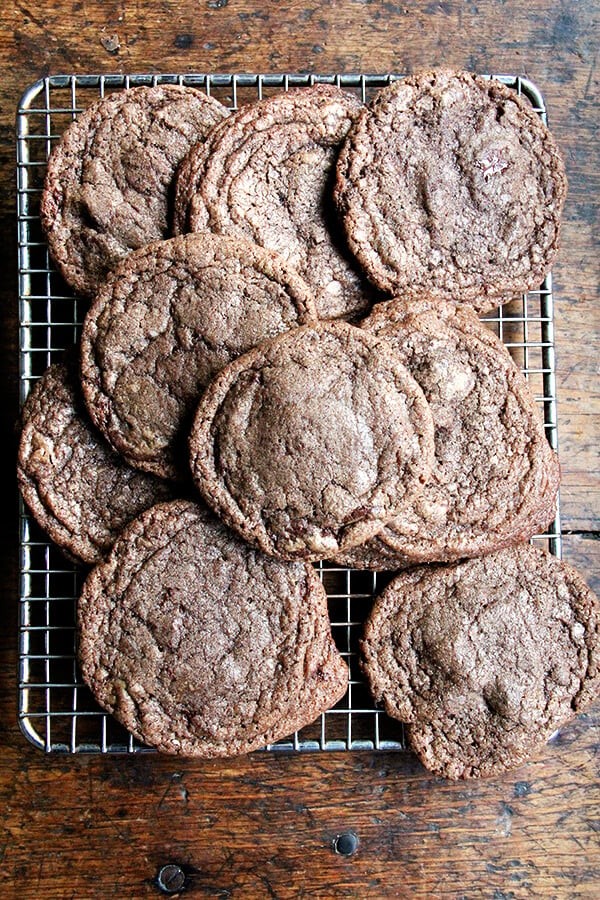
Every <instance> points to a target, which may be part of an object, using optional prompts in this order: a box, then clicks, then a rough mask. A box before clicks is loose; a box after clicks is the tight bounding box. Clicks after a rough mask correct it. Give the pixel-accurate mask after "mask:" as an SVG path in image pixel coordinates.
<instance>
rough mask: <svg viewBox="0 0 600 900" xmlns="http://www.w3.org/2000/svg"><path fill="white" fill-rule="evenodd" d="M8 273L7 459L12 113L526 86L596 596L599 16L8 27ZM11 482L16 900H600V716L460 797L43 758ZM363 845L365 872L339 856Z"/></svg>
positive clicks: (587, 571) (461, 789)
mask: <svg viewBox="0 0 600 900" xmlns="http://www.w3.org/2000/svg"><path fill="white" fill-rule="evenodd" d="M2 9H3V15H2V24H1V26H0V28H1V31H0V59H1V61H2V79H1V82H0V128H1V131H0V185H1V188H2V190H1V195H0V198H1V199H0V228H1V230H2V240H1V242H0V254H1V263H2V279H1V281H0V293H1V301H2V306H1V309H2V319H3V321H2V328H1V330H0V340H1V342H2V343H1V345H0V351H1V352H0V356H1V364H2V367H3V375H4V381H3V390H4V396H3V401H4V402H3V404H2V407H1V413H0V415H1V416H2V426H3V436H4V442H5V444H6V445H7V446H8V449H9V451H10V453H11V457H12V458H14V452H15V437H14V434H15V432H14V423H15V421H16V418H17V415H18V407H17V337H18V334H17V299H16V238H15V235H16V228H15V212H14V209H15V207H14V177H15V176H14V111H15V107H16V104H17V100H18V98H19V96H20V95H21V93H22V92H23V90H24V88H25V87H26V86H27V85H28V84H30V83H31V82H33V81H35V80H37V79H38V78H40V77H41V76H43V75H46V74H48V73H58V72H77V73H83V72H169V71H171V72H173V71H176V72H185V71H239V72H244V71H274V72H284V71H298V72H299V71H302V72H304V71H308V72H311V71H312V72H330V71H339V72H356V71H365V72H385V71H394V72H409V71H415V70H417V69H420V68H426V67H432V66H440V65H448V66H452V67H465V68H469V69H471V70H475V71H480V72H496V73H502V72H507V73H518V74H522V75H526V76H528V77H530V78H531V79H532V80H533V81H535V82H536V83H537V84H538V85H539V87H540V88H541V89H542V91H543V93H544V95H545V98H546V101H547V104H548V108H549V114H550V123H551V126H552V128H553V131H554V132H555V134H556V136H557V138H558V141H559V143H560V145H561V147H562V149H563V152H564V154H565V158H566V163H567V172H568V177H569V184H570V190H569V197H568V201H567V205H566V210H565V222H564V229H563V241H562V250H561V253H560V256H559V259H558V262H557V264H556V266H555V272H554V280H555V295H556V335H557V337H556V344H557V369H558V399H559V440H560V456H561V462H562V469H563V483H562V484H563V486H562V494H561V498H562V515H563V526H564V528H565V531H566V537H565V542H564V556H565V558H566V559H568V560H569V561H571V562H573V563H574V564H575V565H577V566H578V567H579V568H580V569H581V570H582V572H583V574H584V575H585V577H586V578H587V580H588V583H589V584H590V585H591V586H592V587H595V588H596V589H597V590H598V589H599V588H600V541H599V537H600V465H599V461H600V460H599V426H598V422H599V414H600V387H599V385H600V379H599V377H598V376H599V374H600V313H599V309H600V296H599V294H600V291H599V286H598V285H599V282H600V278H599V275H600V262H599V260H600V253H599V249H600V248H599V243H600V227H599V221H598V219H599V214H598V199H599V190H598V188H599V184H598V182H599V179H600V175H599V172H600V158H599V157H600V152H599V144H598V70H597V64H598V35H599V27H600V7H599V4H598V3H597V2H591V0H582V2H568V0H558V2H541V0H533V2H530V3H523V2H519V3H517V2H513V0H501V2H492V0H466V2H464V0H463V2H458V0H456V2H455V0H447V2H440V3H412V2H411V3H409V2H403V3H400V4H397V3H395V2H389V0H386V2H380V0H329V2H327V0H324V2H321V3H316V2H297V0H291V2H277V3H275V2H267V0H263V2H262V3H257V2H251V0H194V2H192V0H178V2H175V0H148V2H142V0H138V2H133V3H126V2H101V0H93V2H89V0H72V2H48V0H37V2H35V3H34V2H29V3H26V2H24V3H4V4H3V5H2ZM12 470H13V463H12V459H11V461H10V464H9V468H8V470H7V474H6V477H5V478H4V479H3V481H2V491H3V501H4V502H3V510H4V515H3V516H2V521H1V528H2V538H3V561H4V566H3V575H2V585H1V587H2V594H1V597H2V612H3V623H4V627H3V629H2V632H1V637H0V652H1V656H0V678H1V683H0V727H1V729H2V739H1V740H2V748H1V757H0V760H1V761H0V809H1V810H2V811H3V814H2V816H1V820H0V866H1V868H0V896H2V897H7V898H12V897H15V898H29V897H31V898H33V897H35V898H61V900H63V898H71V897H73V898H75V897H76V898H88V897H90V898H95V897H120V898H138V897H153V896H156V897H159V896H161V891H160V888H159V886H158V883H157V873H158V871H159V869H160V867H161V866H163V865H165V864H167V863H175V864H178V865H180V866H181V867H182V869H183V872H184V875H185V884H184V888H183V892H181V895H182V896H183V895H184V894H188V895H189V896H194V897H216V898H254V897H258V898H260V897H267V898H269V897H270V898H282V900H283V898H295V897H314V898H329V897H332V898H333V897H356V898H366V897H375V898H378V897H406V898H413V897H415V898H433V897H454V898H457V900H458V898H479V897H486V898H488V897H489V898H492V900H508V898H511V900H512V898H531V897H533V898H537V897H544V898H546V897H557V898H570V897H573V898H575V897H577V898H580V897H589V898H597V897H599V896H600V755H599V750H600V704H596V706H595V707H594V708H593V709H592V710H591V711H590V712H589V713H588V714H587V715H585V716H581V717H580V718H579V719H578V720H577V721H576V722H574V723H572V724H571V725H569V726H568V727H566V728H565V729H563V730H562V732H561V733H560V735H559V736H558V738H557V739H556V740H554V741H553V742H551V743H550V744H549V745H548V746H547V747H546V749H545V750H544V752H543V753H542V754H541V755H540V756H539V757H538V758H537V759H536V760H535V761H533V762H531V763H530V764H528V765H526V766H523V767H522V768H521V769H519V770H518V771H516V772H514V773H511V774H509V775H505V776H503V777H502V778H497V779H491V780H486V781H480V782H468V783H459V784H455V783H448V782H443V781H441V780H439V779H435V778H432V777H430V776H429V775H428V774H427V773H426V772H425V771H424V770H423V769H422V768H421V766H420V765H419V764H418V763H417V761H416V760H415V758H414V757H413V756H411V755H410V754H409V753H398V754H390V753H378V754H377V753H369V752H356V753H346V754H342V753H331V754H314V755H310V754H308V755H303V756H302V757H299V756H276V755H272V754H269V755H267V754H254V755H253V756H251V757H249V758H243V759H240V760H236V761H233V762H207V763H202V762H193V761H189V760H188V761H186V760H175V759H169V758H159V757H157V756H154V755H152V756H141V757H137V758H102V757H97V756H93V757H78V758H71V757H68V756H64V757H61V756H48V757H45V756H43V755H42V754H41V753H40V752H39V751H37V750H35V749H34V748H32V747H31V746H30V745H29V744H28V743H27V742H26V741H25V739H24V738H23V737H22V735H21V734H20V732H19V729H18V725H17V721H16V702H15V695H16V637H15V635H16V606H17V545H16V536H17V524H16V484H15V479H14V478H13V476H12ZM347 832H352V833H354V834H355V835H356V837H357V838H358V846H357V849H356V850H355V852H354V853H353V854H352V855H351V856H344V855H343V854H340V853H339V852H336V851H335V842H336V837H337V836H338V835H340V834H345V833H347Z"/></svg>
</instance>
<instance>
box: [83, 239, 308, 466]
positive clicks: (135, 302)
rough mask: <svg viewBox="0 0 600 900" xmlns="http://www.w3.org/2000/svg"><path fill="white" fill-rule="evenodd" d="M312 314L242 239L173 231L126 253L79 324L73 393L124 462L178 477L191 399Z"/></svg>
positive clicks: (268, 259)
mask: <svg viewBox="0 0 600 900" xmlns="http://www.w3.org/2000/svg"><path fill="white" fill-rule="evenodd" d="M315 318H316V310H315V306H314V300H313V299H312V296H311V294H310V291H309V289H308V287H307V285H306V284H305V283H304V281H303V280H302V279H301V278H300V277H299V276H298V275H297V274H296V273H295V272H294V271H293V270H292V269H290V267H289V266H288V265H287V264H286V263H285V262H284V261H283V260H282V259H280V258H278V257H277V256H276V255H275V254H274V253H270V252H269V251H267V250H263V249H262V248H260V247H257V246H255V245H253V244H249V243H247V242H246V241H233V240H231V239H230V238H225V237H221V236H215V235H195V234H190V235H182V236H180V237H176V238H171V239H170V240H167V241H161V242H157V243H154V244H150V245H149V246H147V247H144V248H143V249H142V250H138V251H136V252H134V253H132V254H130V255H129V256H128V257H127V259H125V260H124V261H123V262H122V263H121V264H120V265H119V266H118V267H117V268H116V269H115V271H114V272H113V273H111V275H110V276H109V277H108V279H107V281H106V283H105V284H104V285H103V286H102V287H101V288H100V290H99V292H98V295H97V297H96V300H95V302H94V303H93V305H92V307H91V309H90V310H89V312H88V314H87V316H86V318H85V322H84V325H83V333H82V338H81V372H82V388H83V394H84V397H85V399H86V402H87V406H88V409H89V412H90V415H91V417H92V419H93V421H94V422H95V423H96V425H97V426H98V428H100V430H101V431H102V433H103V434H104V435H105V436H106V437H107V439H108V440H109V442H110V443H111V444H112V445H113V447H115V448H116V449H117V450H118V451H119V452H120V453H121V454H122V455H123V457H124V458H125V459H127V461H128V462H129V463H131V465H133V466H136V467H137V468H140V469H143V470H144V471H148V472H153V473H155V474H157V475H160V476H162V477H164V478H180V477H182V476H183V475H184V474H185V473H187V471H188V468H187V467H188V463H187V444H186V441H187V433H188V430H189V425H190V422H191V418H192V415H193V412H194V410H195V407H196V405H197V402H198V398H199V396H200V394H201V393H202V391H203V390H204V388H205V387H206V385H207V384H208V382H209V381H210V379H211V378H212V376H213V375H215V374H216V372H218V371H219V370H220V369H222V368H223V366H224V365H226V364H227V363H228V362H230V361H231V360H233V359H235V358H236V357H237V356H240V355H241V354H242V353H244V352H246V351H247V350H249V349H250V348H251V347H254V346H255V345H256V344H259V343H261V342H262V341H263V340H265V339H266V338H268V337H272V336H274V335H276V334H279V333H280V332H282V331H285V330H287V329H289V328H293V327H295V326H297V325H299V324H303V323H304V322H306V321H310V320H312V319H315Z"/></svg>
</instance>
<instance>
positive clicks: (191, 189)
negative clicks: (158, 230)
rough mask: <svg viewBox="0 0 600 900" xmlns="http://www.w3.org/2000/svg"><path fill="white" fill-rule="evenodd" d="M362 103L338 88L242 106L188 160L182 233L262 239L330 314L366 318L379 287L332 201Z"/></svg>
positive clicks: (178, 203)
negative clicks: (341, 152)
mask: <svg viewBox="0 0 600 900" xmlns="http://www.w3.org/2000/svg"><path fill="white" fill-rule="evenodd" d="M362 108H363V106H362V103H360V101H359V100H358V99H357V98H356V97H354V96H353V95H352V94H349V93H346V92H345V91H341V90H340V89H339V88H336V87H333V86H330V85H317V86H315V87H312V88H306V89H304V88H303V89H299V90H295V91H290V92H289V93H287V94H278V95H276V96H275V97H271V98H269V99H268V100H263V101H260V102H258V103H254V104H252V105H250V106H246V107H242V108H241V109H240V110H238V111H237V112H236V113H234V114H233V115H232V116H230V117H229V119H227V121H226V122H223V123H222V125H221V126H220V127H219V128H217V129H216V130H215V131H214V132H213V134H212V135H211V137H210V139H209V140H208V141H207V143H206V145H200V147H199V148H198V147H195V148H194V149H193V150H192V151H191V153H190V156H189V157H188V160H187V161H186V162H185V163H184V164H183V165H182V168H181V170H180V173H179V176H178V179H177V189H176V199H175V209H176V216H175V231H180V232H183V231H187V230H191V231H202V232H206V231H212V232H216V233H218V234H228V235H231V236H232V237H241V238H246V239H247V240H252V241H255V242H256V243H257V244H260V245H261V246H263V247H267V248H268V249H269V250H274V251H276V252H277V253H279V254H281V255H282V256H283V257H284V258H285V259H287V260H288V262H289V263H290V265H292V266H294V268H296V269H298V271H299V272H300V274H301V275H302V276H303V277H304V278H305V279H306V281H307V282H308V284H309V285H310V286H311V288H312V289H313V291H314V294H315V297H316V301H317V309H318V310H319V315H320V316H321V317H322V318H325V319H335V318H340V317H357V316H360V315H361V314H365V313H366V311H367V310H368V308H369V306H370V305H371V303H372V301H373V297H374V292H373V289H372V288H371V287H370V285H369V284H368V282H367V281H366V279H365V278H364V277H363V276H362V274H361V273H360V270H359V268H358V266H357V265H356V262H355V261H354V260H353V259H352V255H351V253H350V252H349V250H348V248H347V246H346V242H345V239H344V236H343V232H342V230H341V229H340V227H339V224H338V222H337V216H336V212H335V208H334V206H333V201H332V199H331V192H332V179H333V175H334V171H335V162H336V158H337V153H338V149H339V146H340V143H341V142H342V140H343V139H344V138H345V136H346V133H347V132H348V129H349V127H350V125H351V124H352V121H353V120H354V119H355V118H356V116H357V115H358V113H359V112H360V110H361V109H362Z"/></svg>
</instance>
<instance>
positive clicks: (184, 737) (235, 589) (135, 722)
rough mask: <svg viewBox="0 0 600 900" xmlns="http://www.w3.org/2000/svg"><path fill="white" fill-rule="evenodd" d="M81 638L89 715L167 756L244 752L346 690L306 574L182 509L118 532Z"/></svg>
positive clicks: (315, 584)
mask: <svg viewBox="0 0 600 900" xmlns="http://www.w3.org/2000/svg"><path fill="white" fill-rule="evenodd" d="M78 629H79V662H80V665H81V670H82V673H83V677H84V680H85V681H86V682H87V684H88V685H89V687H90V689H91V690H92V692H93V694H94V695H95V697H96V699H97V700H98V702H99V703H100V704H101V706H103V707H104V708H105V709H107V710H108V711H109V712H111V713H112V714H113V715H114V716H115V718H117V719H118V720H119V721H120V722H121V723H122V724H123V725H124V726H125V727H126V728H128V729H129V730H130V731H131V732H132V733H133V734H134V735H135V736H136V737H137V738H138V739H139V740H141V741H143V742H144V743H147V744H150V745H152V746H154V747H156V748H157V749H159V750H162V751H164V752H166V753H179V754H183V755H186V756H202V757H214V756H236V755H237V754H240V753H248V752H249V751H250V750H255V749H257V748H258V747H262V746H263V745H264V744H268V743H271V742H273V741H276V740H278V739H279V738H282V737H284V736H285V735H288V734H290V733H292V732H293V731H295V730H297V729H299V728H301V727H302V726H304V725H306V724H308V723H309V722H312V721H313V720H314V719H315V718H316V717H317V716H318V715H319V714H320V713H321V712H324V711H325V710H326V709H328V708H329V707H330V706H332V705H333V704H335V703H336V702H337V701H338V700H339V699H340V698H341V697H342V696H343V695H344V693H345V691H346V688H347V685H348V669H347V666H346V664H345V663H344V662H343V660H342V658H341V656H340V654H339V653H338V651H337V650H336V647H335V644H334V643H333V639H332V637H331V628H330V624H329V619H328V616H327V602H326V595H325V591H324V590H323V586H322V585H321V582H320V581H319V579H318V577H317V575H316V573H315V572H314V570H313V569H312V568H311V567H309V566H307V565H304V564H302V563H282V562H279V561H277V560H273V559H270V558H269V557H266V556H264V555H263V554H262V553H260V552H257V551H255V550H252V549H251V548H250V547H248V546H247V545H246V544H244V543H242V542H241V541H239V540H238V539H237V538H236V537H235V536H234V535H232V534H231V533H230V532H229V531H228V530H227V529H226V528H225V527H224V526H223V525H222V524H221V523H220V522H219V521H218V520H217V519H215V518H214V517H213V516H212V515H211V514H210V513H208V512H207V511H206V510H205V509H203V508H202V507H200V506H197V505H196V504H194V503H189V502H186V501H176V502H173V503H164V504H160V505H158V506H155V507H154V508H153V509H150V510H148V511H147V512H146V513H144V515H142V516H140V518H139V519H136V520H135V522H133V523H132V524H131V525H130V526H129V527H128V528H127V529H126V531H125V532H124V534H123V535H122V537H121V538H120V539H119V540H118V541H117V542H116V544H115V546H114V548H113V550H112V552H111V553H110V555H109V556H108V558H107V560H106V562H104V563H103V564H101V565H100V566H98V567H97V568H96V569H94V570H93V571H92V572H91V574H90V575H89V577H88V579H87V580H86V582H85V584H84V586H83V591H82V594H81V598H80V600H79V607H78Z"/></svg>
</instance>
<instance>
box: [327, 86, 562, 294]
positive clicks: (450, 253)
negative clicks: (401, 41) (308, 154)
mask: <svg viewBox="0 0 600 900" xmlns="http://www.w3.org/2000/svg"><path fill="white" fill-rule="evenodd" d="M566 190H567V182H566V177H565V170H564V164H563V161H562V158H561V156H560V153H559V151H558V148H557V146H556V143H555V141H554V139H553V137H552V135H551V134H550V132H549V131H548V129H547V128H546V126H545V125H544V124H543V123H542V122H541V120H540V118H539V116H538V115H537V113H536V112H534V111H533V110H532V108H531V107H530V106H529V105H528V104H527V102H526V101H525V100H524V99H523V98H521V97H519V96H518V95H517V94H516V93H515V92H514V91H512V90H510V88H508V87H506V86H505V85H503V84H501V83H500V82H499V81H494V80H489V81H488V80H486V79H484V78H481V77H478V76H476V75H472V74H470V73H467V72H450V71H444V70H442V71H437V72H426V73H422V74H419V75H413V76H412V77H410V78H406V79H405V80H403V81H398V82H395V83H393V84H391V85H390V86H389V87H387V88H384V89H383V90H382V91H380V93H379V94H378V95H377V97H376V98H375V99H374V100H373V102H372V103H371V106H370V108H369V109H366V110H365V111H364V112H363V113H362V114H361V115H360V116H359V118H358V119H357V121H356V123H355V125H354V126H353V128H352V129H351V130H350V132H349V134H348V138H347V140H346V143H345V145H344V147H343V149H342V151H341V153H340V158H339V161H338V166H337V183H336V188H335V200H336V203H337V205H338V208H339V210H340V214H341V216H342V219H343V222H344V226H345V229H346V234H347V236H348V242H349V244H350V248H351V249H352V251H353V252H354V253H355V254H356V256H357V258H358V259H359V261H360V262H361V264H362V265H363V266H364V268H365V270H366V271H367V272H368V274H369V276H370V277H371V279H372V280H373V282H374V284H376V285H377V286H378V287H379V288H381V289H382V290H386V291H390V292H393V293H396V294H401V295H402V296H403V297H405V298H407V299H414V298H420V297H422V296H427V295H428V296H432V297H437V298H441V299H444V300H448V299H454V300H458V301H460V302H468V303H470V304H472V305H473V306H474V307H475V308H476V309H477V310H478V311H480V312H482V311H485V310H489V309H491V308H493V307H494V306H497V305H498V304H499V303H501V302H503V301H505V300H508V299H510V297H512V296H514V295H515V294H518V293H521V292H523V291H526V290H529V289H530V288H534V287H535V288H537V287H538V286H539V285H540V283H541V281H542V279H543V277H544V275H545V274H546V272H548V270H549V269H550V267H551V265H552V262H553V260H554V257H555V255H556V252H557V250H558V244H559V233H560V219H561V213H562V208H563V203H564V200H565V195H566Z"/></svg>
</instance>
